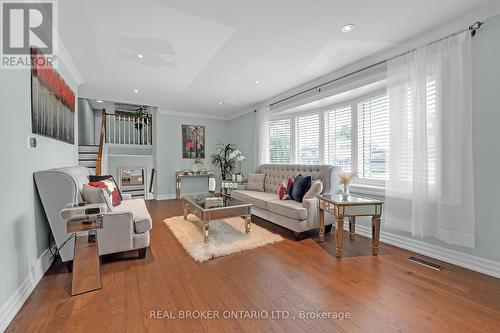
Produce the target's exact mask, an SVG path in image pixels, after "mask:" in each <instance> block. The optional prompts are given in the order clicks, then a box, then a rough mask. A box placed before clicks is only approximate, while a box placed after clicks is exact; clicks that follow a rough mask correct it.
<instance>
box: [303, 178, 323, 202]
mask: <svg viewBox="0 0 500 333" xmlns="http://www.w3.org/2000/svg"><path fill="white" fill-rule="evenodd" d="M321 192H323V183H322V182H321V180H315V181H313V182H312V184H311V188H310V189H309V191H307V192H306V194H304V197H303V198H302V200H306V199H312V198H315V197H316V196H317V195H320V194H321Z"/></svg>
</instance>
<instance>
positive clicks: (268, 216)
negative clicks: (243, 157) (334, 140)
mask: <svg viewBox="0 0 500 333" xmlns="http://www.w3.org/2000/svg"><path fill="white" fill-rule="evenodd" d="M340 171H341V169H340V168H338V167H334V166H331V165H298V164H263V165H261V166H260V167H259V168H258V169H257V170H256V172H257V173H263V174H265V175H266V177H265V180H264V192H259V191H251V190H247V189H246V188H245V187H243V188H240V189H238V190H234V191H232V192H231V196H232V197H234V198H236V199H239V200H241V201H244V202H248V203H251V204H253V206H252V214H253V215H256V216H258V217H260V218H263V219H265V220H268V221H271V222H273V223H275V224H278V225H280V226H282V227H285V228H287V229H290V230H292V231H294V232H295V235H296V237H299V233H301V232H304V231H307V230H311V229H317V228H318V227H319V223H318V218H317V207H316V198H313V199H307V200H304V202H302V203H299V202H296V201H293V200H279V198H278V194H277V190H278V187H279V185H280V184H281V183H282V182H283V181H284V180H285V179H287V178H288V177H289V176H292V177H295V176H297V175H298V174H299V173H300V174H302V175H304V176H311V178H312V179H313V180H316V179H320V180H321V181H322V183H323V192H322V193H323V194H329V193H334V192H336V191H337V190H338V188H339V182H338V177H337V176H336V175H335V174H336V173H337V172H340ZM330 215H331V214H325V225H331V224H332V222H333V217H332V216H330Z"/></svg>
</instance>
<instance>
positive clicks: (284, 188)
mask: <svg viewBox="0 0 500 333" xmlns="http://www.w3.org/2000/svg"><path fill="white" fill-rule="evenodd" d="M292 187H293V178H292V177H288V179H286V180H285V181H284V182H283V183H281V185H280V187H279V189H278V196H279V198H280V200H287V199H290V192H291V191H292Z"/></svg>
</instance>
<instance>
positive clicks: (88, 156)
mask: <svg viewBox="0 0 500 333" xmlns="http://www.w3.org/2000/svg"><path fill="white" fill-rule="evenodd" d="M98 154H99V146H98V145H81V146H78V165H79V166H84V167H87V168H91V169H92V170H94V171H96V165H97V156H98Z"/></svg>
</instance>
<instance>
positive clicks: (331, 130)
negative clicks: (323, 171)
mask: <svg viewBox="0 0 500 333" xmlns="http://www.w3.org/2000/svg"><path fill="white" fill-rule="evenodd" d="M388 154H389V103H388V98H387V96H386V94H385V92H384V91H381V92H379V93H378V94H371V95H369V96H366V95H365V96H364V97H361V98H358V99H356V100H351V101H348V102H345V103H342V104H338V105H335V106H332V107H326V108H322V109H319V110H317V111H309V112H307V113H294V114H289V115H286V116H282V117H276V118H274V119H272V120H271V122H270V126H269V161H270V163H285V164H286V163H297V164H331V165H336V166H339V167H341V168H342V170H343V171H345V172H357V173H358V178H359V179H360V180H361V181H362V182H364V183H371V184H373V185H381V184H382V182H383V181H384V180H385V179H387V158H388Z"/></svg>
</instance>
